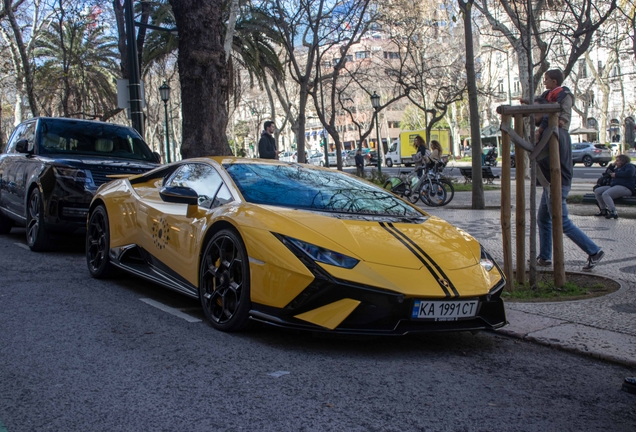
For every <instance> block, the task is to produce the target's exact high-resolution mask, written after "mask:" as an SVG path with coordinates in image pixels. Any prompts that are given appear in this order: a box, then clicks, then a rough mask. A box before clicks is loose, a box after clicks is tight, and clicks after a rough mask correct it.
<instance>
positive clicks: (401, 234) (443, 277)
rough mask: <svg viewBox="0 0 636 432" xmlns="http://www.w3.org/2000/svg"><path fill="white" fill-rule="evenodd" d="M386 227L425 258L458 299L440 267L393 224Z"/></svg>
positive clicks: (454, 289)
mask: <svg viewBox="0 0 636 432" xmlns="http://www.w3.org/2000/svg"><path fill="white" fill-rule="evenodd" d="M388 225H389V227H390V228H392V229H393V230H394V231H395V232H396V233H397V235H399V236H400V237H402V238H403V239H404V240H405V241H406V242H408V243H409V244H411V246H413V247H414V248H415V249H417V251H418V252H420V253H421V254H422V255H423V256H424V257H425V258H426V260H428V261H429V262H430V263H431V264H433V266H435V269H436V270H437V272H438V273H439V274H440V276H441V278H442V279H444V280H446V281H447V282H448V285H449V286H450V289H451V290H452V291H453V294H454V295H455V297H459V292H458V291H457V289H456V288H455V285H453V282H452V281H451V280H450V279H449V278H448V276H446V273H444V271H443V270H442V269H441V267H440V266H439V265H437V263H436V262H435V261H434V260H433V259H432V258H431V257H430V256H429V255H428V254H427V253H426V252H424V250H423V249H422V248H421V247H419V246H418V244H417V243H415V242H414V241H413V240H411V239H410V238H409V237H408V236H407V235H406V234H404V233H403V232H402V231H400V230H398V229H397V228H396V227H395V226H393V224H392V223H391V222H389V223H388ZM440 284H441V282H440Z"/></svg>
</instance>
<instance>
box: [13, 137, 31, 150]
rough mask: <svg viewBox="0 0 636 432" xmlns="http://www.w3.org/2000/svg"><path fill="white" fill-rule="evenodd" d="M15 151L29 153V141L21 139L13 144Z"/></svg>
mask: <svg viewBox="0 0 636 432" xmlns="http://www.w3.org/2000/svg"><path fill="white" fill-rule="evenodd" d="M15 151H16V152H18V153H30V152H29V141H28V140H25V139H21V140H20V141H18V142H17V143H15Z"/></svg>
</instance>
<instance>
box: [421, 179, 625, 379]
mask: <svg viewBox="0 0 636 432" xmlns="http://www.w3.org/2000/svg"><path fill="white" fill-rule="evenodd" d="M455 175H457V174H455ZM595 182H596V179H590V180H586V181H576V182H575V183H574V184H573V187H572V191H571V192H570V194H571V195H572V194H579V195H580V194H584V193H589V192H591V190H592V186H593V185H594V184H595ZM495 184H496V185H498V184H499V183H495ZM511 189H512V193H513V197H512V204H513V211H512V229H513V233H512V236H513V238H512V244H513V262H514V259H515V258H514V249H515V247H514V244H515V236H516V233H515V224H514V217H515V216H514V205H515V197H514V192H515V186H514V181H513V184H512V188H511ZM537 189H538V190H537V204H538V203H539V201H540V197H541V191H542V189H541V188H540V187H539V188H537ZM471 195H472V193H471V192H456V193H455V197H454V198H453V201H451V202H450V203H449V204H448V205H447V206H445V207H437V208H435V207H427V206H425V205H423V204H421V203H418V205H419V206H421V207H422V208H423V209H424V210H425V211H427V212H428V213H430V214H432V215H435V216H439V217H441V218H443V219H445V220H447V221H448V222H450V223H452V224H454V225H456V226H458V227H460V228H462V229H464V230H465V231H467V232H468V233H470V234H472V235H473V236H474V237H475V238H476V239H477V240H479V241H480V242H481V244H482V245H484V247H485V248H486V250H488V252H489V253H491V254H492V255H493V256H494V257H495V259H496V260H497V261H498V262H499V263H502V262H503V251H502V233H501V213H500V203H501V198H500V196H501V191H500V190H496V191H485V192H484V198H485V204H486V210H472V209H471V200H472V198H471ZM529 196H530V193H529V187H528V188H527V191H526V200H527V201H528V203H527V204H526V208H527V207H529V200H528V197H529ZM568 210H569V213H570V218H571V219H572V220H573V221H574V223H575V224H576V225H577V226H578V227H579V228H581V229H582V230H583V231H584V232H585V233H586V234H587V235H588V236H589V237H590V238H591V239H592V240H593V241H594V242H595V243H596V244H598V245H599V246H601V247H602V248H603V250H604V251H605V257H604V259H603V260H602V261H601V262H600V263H599V264H598V265H597V266H596V267H595V268H594V270H593V271H592V273H593V274H595V275H598V276H604V277H607V278H609V279H611V280H615V281H617V282H619V283H620V284H621V288H620V289H619V290H618V291H616V292H614V293H611V294H609V295H606V296H603V297H597V298H593V299H589V300H579V301H562V302H554V303H521V302H512V301H507V302H506V313H507V317H508V321H509V323H510V324H509V325H508V326H506V327H504V328H503V329H500V330H498V331H497V332H499V333H503V334H506V335H509V336H512V337H516V338H520V339H524V340H528V341H533V342H537V343H540V344H543V345H548V346H551V347H555V348H559V349H564V350H568V351H574V352H577V353H580V354H586V355H591V356H593V357H596V358H601V359H605V360H608V361H611V362H615V363H619V364H623V365H626V366H630V367H635V368H636V248H634V242H635V240H636V221H635V220H634V217H635V216H636V209H633V208H627V207H621V206H619V207H618V208H617V210H618V214H619V219H618V220H613V219H611V220H608V219H605V218H601V217H594V216H593V214H594V213H596V212H597V211H598V209H597V207H596V206H595V205H593V204H576V205H574V204H573V205H568ZM627 213H629V214H631V215H632V217H631V218H624V217H621V214H625V215H627ZM529 225H530V215H529V211H528V210H527V214H526V233H525V235H526V237H529V234H530V226H529ZM528 244H529V242H528V240H527V239H526V247H528ZM563 246H564V250H565V268H566V271H567V272H580V271H581V267H582V266H583V265H584V264H585V263H586V261H587V255H586V254H585V253H584V252H583V251H581V250H580V249H579V248H578V247H577V246H576V245H575V244H574V243H572V241H570V240H569V239H567V238H565V239H564V242H563ZM538 247H539V245H538V238H537V248H538ZM526 256H528V257H529V254H528V250H526Z"/></svg>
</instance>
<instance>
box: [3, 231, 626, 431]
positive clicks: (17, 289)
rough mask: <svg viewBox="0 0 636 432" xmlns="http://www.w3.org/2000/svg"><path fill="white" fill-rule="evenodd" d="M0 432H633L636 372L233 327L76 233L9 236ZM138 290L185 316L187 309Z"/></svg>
mask: <svg viewBox="0 0 636 432" xmlns="http://www.w3.org/2000/svg"><path fill="white" fill-rule="evenodd" d="M0 253H1V256H2V259H1V260H0V431H2V432H4V430H5V429H6V430H7V431H9V432H19V431H109V432H112V431H163V430H165V431H174V430H179V431H206V432H207V431H226V430H227V431H238V430H249V431H420V430H426V431H428V430H431V431H446V430H448V431H482V430H483V431H491V430H497V431H518V430H523V431H535V430H536V431H545V430H558V431H582V430H585V431H595V430H603V431H605V430H607V431H609V430H611V431H634V430H636V410H635V407H636V396H635V395H631V394H628V393H625V392H623V391H621V390H620V386H621V382H622V380H623V378H624V377H625V376H626V375H634V374H636V372H635V371H634V370H628V369H625V368H622V367H619V366H616V365H611V364H608V363H604V362H601V361H597V360H594V359H591V358H587V357H580V356H577V355H574V354H570V353H566V352H560V351H556V350H552V349H550V348H546V347H543V346H537V345H533V344H529V343H526V342H519V341H517V340H513V339H508V338H506V337H503V336H499V335H497V334H494V333H478V334H475V335H472V334H469V333H461V334H431V335H425V336H418V337H403V338H390V339H386V338H380V339H359V338H358V339H356V338H353V339H352V338H320V337H316V336H313V335H310V334H305V333H297V332H286V331H281V330H279V329H275V328H270V327H255V328H253V329H252V330H251V331H250V332H246V333H241V334H224V333H220V332H218V331H215V330H214V329H212V328H211V327H210V326H209V325H208V324H206V323H205V322H190V321H193V320H192V318H194V319H197V318H198V319H203V314H202V312H201V310H200V308H199V306H198V304H197V302H196V301H193V300H189V299H187V298H185V297H180V296H179V295H178V294H173V293H172V292H170V291H167V290H165V289H162V288H159V287H156V286H153V285H151V284H148V283H145V282H143V281H140V280H138V279H135V278H131V277H122V278H119V279H114V280H108V281H97V280H93V279H91V278H90V276H89V274H88V271H87V270H86V264H85V261H84V255H83V254H84V251H83V245H82V242H81V239H80V240H79V241H76V242H73V241H64V246H63V247H62V248H61V250H59V251H57V252H54V253H41V254H35V253H32V252H30V251H29V250H28V248H27V247H26V245H25V243H24V230H21V229H14V230H13V231H12V232H11V233H10V234H9V235H2V236H0ZM141 299H153V300H155V301H158V302H160V303H161V304H163V305H166V306H169V307H172V308H176V309H178V310H179V311H180V312H181V313H183V314H185V318H187V317H189V318H191V319H190V321H188V320H186V319H184V317H183V316H182V317H178V316H175V315H173V314H171V313H168V312H165V311H164V310H160V309H158V308H156V307H153V306H151V305H149V304H148V303H146V302H144V301H141Z"/></svg>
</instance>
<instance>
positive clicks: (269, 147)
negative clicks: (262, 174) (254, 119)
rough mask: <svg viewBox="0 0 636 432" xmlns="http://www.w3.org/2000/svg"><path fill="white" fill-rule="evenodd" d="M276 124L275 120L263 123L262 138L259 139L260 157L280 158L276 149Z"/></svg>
mask: <svg viewBox="0 0 636 432" xmlns="http://www.w3.org/2000/svg"><path fill="white" fill-rule="evenodd" d="M275 129H276V126H275V125H274V122H273V121H269V120H268V121H266V122H265V123H263V132H261V139H260V140H259V141H258V157H260V158H261V159H278V153H279V152H278V151H277V150H276V140H275V139H274V130H275Z"/></svg>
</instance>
